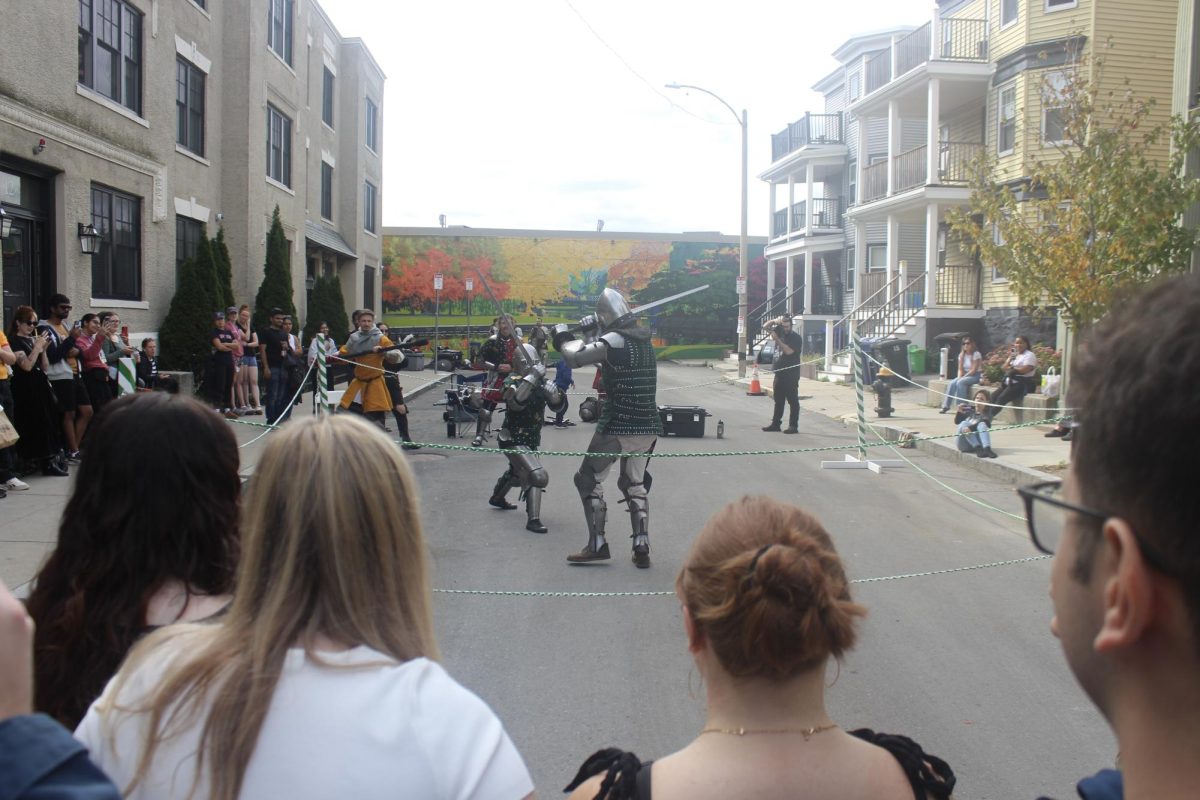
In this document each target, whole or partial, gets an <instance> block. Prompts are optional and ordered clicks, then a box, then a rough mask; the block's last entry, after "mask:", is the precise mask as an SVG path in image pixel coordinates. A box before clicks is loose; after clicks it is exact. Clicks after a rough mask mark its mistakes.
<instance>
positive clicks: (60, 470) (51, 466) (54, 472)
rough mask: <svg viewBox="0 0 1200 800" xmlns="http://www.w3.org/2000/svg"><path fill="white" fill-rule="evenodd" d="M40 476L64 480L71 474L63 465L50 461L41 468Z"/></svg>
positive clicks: (53, 460) (54, 460)
mask: <svg viewBox="0 0 1200 800" xmlns="http://www.w3.org/2000/svg"><path fill="white" fill-rule="evenodd" d="M42 474H43V475H50V476H53V477H57V478H66V477H68V476H70V474H71V473H69V472H67V467H66V465H65V464H60V463H58V462H57V460H56V459H51V460H50V461H48V462H46V466H44V467H42Z"/></svg>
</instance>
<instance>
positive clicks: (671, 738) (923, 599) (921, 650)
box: [0, 364, 1115, 798]
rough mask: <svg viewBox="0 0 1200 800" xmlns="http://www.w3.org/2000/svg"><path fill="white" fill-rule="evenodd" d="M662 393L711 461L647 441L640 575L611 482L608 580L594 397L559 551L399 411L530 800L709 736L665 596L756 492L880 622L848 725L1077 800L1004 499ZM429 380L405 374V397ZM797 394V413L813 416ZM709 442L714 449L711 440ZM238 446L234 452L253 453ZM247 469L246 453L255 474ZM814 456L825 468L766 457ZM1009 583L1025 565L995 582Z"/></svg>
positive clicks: (6, 554) (997, 492)
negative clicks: (837, 562)
mask: <svg viewBox="0 0 1200 800" xmlns="http://www.w3.org/2000/svg"><path fill="white" fill-rule="evenodd" d="M659 375H660V391H659V403H660V404H668V403H669V404H675V405H699V406H702V407H704V408H706V409H707V410H708V412H710V413H711V414H712V416H711V417H710V418H709V419H708V420H707V426H706V432H705V436H704V438H702V439H699V438H678V437H664V438H661V439H660V440H659V443H658V449H657V452H658V453H663V454H667V455H668V457H662V458H655V459H654V460H653V462H652V464H651V467H650V472H651V474H652V475H653V476H654V486H653V489H652V491H651V493H650V502H651V542H652V559H653V565H652V567H651V568H650V569H648V570H639V569H636V568H635V567H634V566H633V564H632V563H631V562H630V561H629V555H628V546H629V540H628V538H627V537H628V533H629V528H628V521H627V520H628V518H627V517H626V515H625V513H624V507H623V506H622V505H621V504H619V502H618V501H619V499H620V494H619V492H618V490H617V488H616V475H615V474H614V475H610V476H609V480H608V481H607V483H606V490H607V493H608V499H609V511H610V513H609V525H608V530H609V535H610V542H611V547H612V550H613V559H612V561H611V562H608V563H605V564H601V565H594V566H586V567H572V566H568V565H567V563H566V561H565V558H566V556H567V554H569V553H571V552H574V551H576V550H578V549H579V548H580V547H582V545H583V544H584V542H585V539H586V530H585V528H584V523H583V516H582V511H581V510H580V505H579V499H578V496H577V494H576V492H575V489H574V487H573V485H572V483H571V475H572V474H573V472H574V470H575V468H576V466H577V464H578V461H579V456H578V455H575V453H578V452H580V451H583V450H584V449H586V446H587V442H588V439H589V438H590V436H591V433H592V429H593V428H592V426H591V425H589V424H586V423H583V422H580V421H579V419H578V415H577V413H576V412H577V410H578V405H579V401H580V400H582V399H583V397H584V396H586V392H583V391H580V392H578V393H576V394H573V395H572V397H571V403H572V409H571V414H570V416H571V418H572V419H574V420H575V421H576V422H577V425H576V426H574V427H571V428H567V429H558V428H553V427H549V428H547V429H546V430H545V431H544V435H543V444H542V448H543V450H544V451H552V452H566V453H572V454H571V455H550V454H547V455H545V456H544V459H543V461H544V463H545V464H546V466H547V467H548V470H549V473H550V476H551V478H550V486H549V489H548V492H547V494H546V497H545V499H544V503H543V513H542V519H543V521H544V522H545V523H546V524H547V525H548V526H549V528H550V532H549V533H548V534H544V535H539V534H534V533H530V532H528V531H526V530H525V529H524V513H523V511H520V510H518V511H508V512H504V511H499V510H497V509H494V508H491V507H490V506H488V505H487V497H488V495H489V494H490V491H491V488H492V485H493V483H494V482H495V480H496V478H497V477H498V476H499V474H500V473H501V472H502V471H503V470H504V467H505V460H504V458H503V457H502V456H501V455H500V454H498V453H496V452H489V451H479V450H471V449H469V448H464V449H461V450H460V449H444V448H443V447H441V446H442V445H450V446H451V447H454V448H458V447H462V446H464V445H466V444H467V443H468V442H469V434H468V437H467V438H464V439H455V440H450V439H447V437H446V428H445V423H444V422H443V421H442V419H441V412H442V410H443V408H442V407H441V406H437V405H434V403H435V402H436V401H438V400H441V399H442V398H443V397H444V394H443V393H442V392H441V391H440V390H438V389H434V390H431V391H426V392H424V393H417V390H418V388H419V386H417V385H413V386H410V387H408V389H407V393H408V395H409V398H410V402H409V408H410V419H411V428H412V434H413V437H414V439H416V440H418V441H421V442H425V443H428V444H430V445H435V446H427V447H424V448H423V449H421V450H417V451H410V452H409V453H408V456H409V459H410V462H411V464H412V466H413V468H414V471H415V473H416V475H417V480H418V483H419V485H420V487H421V503H422V512H423V513H422V518H423V520H424V523H425V534H426V536H427V538H428V541H429V546H430V553H431V566H432V570H433V580H432V584H433V586H434V587H435V592H436V594H435V597H434V601H435V603H434V607H435V625H436V630H437V635H438V641H439V644H440V647H441V653H442V658H443V661H444V663H445V664H446V667H447V669H448V670H449V671H450V672H451V674H452V675H454V676H455V677H456V678H457V679H459V680H460V681H461V682H462V683H464V684H465V685H466V686H468V687H469V688H471V689H472V690H473V691H475V692H476V693H477V694H479V695H480V696H481V697H483V698H484V699H485V700H486V701H487V702H488V703H489V704H491V706H492V707H493V708H494V709H495V710H496V712H497V713H498V714H499V715H500V717H501V718H502V719H503V720H504V722H505V724H506V727H507V728H508V730H509V732H510V734H511V735H512V737H513V739H514V741H515V742H516V743H517V746H518V747H519V748H520V750H521V752H522V753H523V754H524V756H525V758H526V760H527V762H528V764H529V766H530V769H531V770H532V772H533V775H534V779H535V781H536V783H537V786H538V790H539V792H540V794H542V795H543V796H553V795H554V794H556V793H557V792H558V790H559V789H561V788H562V787H563V786H565V785H566V783H567V782H568V781H569V780H570V778H571V777H572V776H573V775H574V773H575V770H576V768H577V767H578V765H579V764H580V763H581V762H582V761H583V759H584V758H585V757H586V756H588V755H589V754H590V753H592V752H593V751H594V750H596V749H599V748H601V747H605V746H610V745H612V746H618V747H622V748H624V749H629V750H633V751H634V752H636V753H637V754H638V755H639V756H641V757H643V758H653V757H659V756H662V755H665V754H667V753H670V752H672V751H673V750H675V749H677V748H679V747H681V746H682V745H684V744H686V743H687V742H688V741H689V740H690V739H691V738H692V737H693V736H694V735H695V734H696V732H697V731H698V730H699V729H700V727H701V725H702V722H703V714H704V704H703V697H704V695H703V687H702V685H701V683H700V680H699V676H698V675H697V674H696V673H695V670H694V669H692V664H691V660H690V657H689V656H688V653H687V650H686V642H685V640H684V635H683V625H682V619H681V616H680V613H679V602H678V600H677V599H675V598H674V596H673V595H672V594H671V592H672V589H673V587H674V581H675V576H676V573H677V571H678V569H679V566H680V564H681V563H682V561H683V558H684V557H685V555H686V552H687V549H688V547H689V545H690V543H691V540H692V538H693V537H694V535H695V534H696V533H697V532H698V531H699V530H700V528H701V527H702V526H703V524H704V522H705V520H706V519H707V518H708V517H709V516H710V515H711V514H712V513H714V512H715V511H716V510H717V509H719V508H720V507H721V506H722V505H724V504H725V503H727V502H729V501H730V500H733V499H735V498H737V497H739V496H741V495H743V494H747V493H749V494H768V495H772V496H774V497H777V498H781V499H785V500H788V501H790V502H795V503H797V504H799V505H801V506H803V507H805V508H807V509H808V510H809V511H811V512H813V513H814V514H815V515H816V516H817V517H818V518H819V519H821V520H822V521H823V522H824V524H825V526H826V527H827V528H828V529H829V531H830V533H831V534H832V536H833V537H834V540H835V542H836V543H837V546H838V548H839V551H840V552H841V554H842V556H843V558H844V559H845V561H846V563H847V567H848V570H849V572H850V575H851V577H852V579H854V580H855V581H858V583H856V585H855V586H854V595H855V599H856V600H858V601H860V602H862V603H864V604H866V605H867V606H868V608H869V611H870V614H869V616H868V617H867V619H866V620H865V622H864V624H863V625H862V627H861V633H860V640H859V644H858V647H857V648H856V649H855V650H854V651H853V652H852V653H851V654H849V656H848V657H847V658H846V659H845V662H844V663H843V664H842V665H841V666H840V668H839V667H837V666H831V668H830V672H829V683H830V684H831V688H830V689H829V692H828V696H829V705H830V711H831V713H832V715H833V718H834V719H835V720H836V721H838V722H839V723H840V724H841V725H843V726H844V727H847V728H854V727H863V726H865V727H872V728H875V729H877V730H883V731H889V732H897V733H904V734H907V735H909V736H911V737H913V738H914V739H916V740H917V741H918V742H920V743H921V744H922V745H924V746H925V747H926V749H927V750H929V751H930V752H932V753H935V754H937V755H940V756H941V757H943V758H945V759H946V760H947V761H949V763H950V764H951V765H952V766H953V767H954V769H955V770H956V772H957V773H958V775H959V784H958V788H957V790H956V792H955V796H956V797H958V798H1019V797H1026V798H1033V797H1036V796H1038V795H1039V794H1047V795H1050V796H1052V797H1059V798H1067V797H1072V796H1074V790H1073V783H1074V781H1075V780H1076V779H1078V778H1079V777H1081V776H1083V775H1085V774H1089V773H1091V772H1094V771H1095V770H1097V769H1100V768H1102V767H1105V766H1110V765H1111V764H1112V763H1113V760H1114V758H1115V746H1114V743H1113V740H1112V738H1111V736H1110V734H1109V733H1108V730H1107V727H1106V726H1105V724H1104V723H1103V721H1102V720H1101V718H1100V717H1099V715H1098V714H1097V713H1096V712H1095V710H1094V709H1093V707H1092V706H1091V704H1090V703H1089V702H1088V700H1087V699H1086V698H1085V696H1084V695H1083V694H1082V692H1081V691H1080V690H1079V688H1078V687H1077V686H1076V684H1075V682H1074V680H1073V679H1072V677H1071V675H1070V673H1069V671H1068V669H1067V667H1066V665H1065V662H1064V660H1063V657H1062V654H1061V651H1060V648H1059V645H1058V643H1057V641H1056V640H1055V639H1054V638H1053V637H1052V636H1051V634H1050V632H1049V621H1050V615H1051V610H1050V601H1049V598H1048V596H1047V586H1048V576H1049V561H1047V560H1028V559H1032V558H1034V557H1035V556H1036V553H1035V552H1034V550H1033V548H1032V546H1031V545H1030V543H1029V540H1028V536H1027V534H1026V533H1025V528H1024V523H1023V522H1022V521H1021V520H1020V519H1019V518H1017V517H1019V514H1020V507H1019V506H1020V504H1019V502H1018V499H1017V497H1016V496H1015V493H1014V492H1013V490H1012V482H1011V480H1009V479H1007V478H1004V477H997V476H993V475H989V474H986V473H983V472H980V471H977V470H975V469H972V468H969V467H968V466H967V465H964V464H962V463H957V462H955V461H953V460H943V459H939V458H936V457H934V456H932V455H930V454H929V453H926V452H924V451H920V450H916V451H914V450H900V451H898V452H899V453H900V454H903V455H904V457H906V458H908V459H911V462H912V464H913V466H911V467H910V466H905V467H903V468H898V469H888V470H885V472H884V474H882V475H877V474H874V473H871V472H867V471H865V470H862V471H859V470H822V469H821V461H822V460H840V459H841V458H842V454H843V453H852V452H853V451H854V444H855V441H856V434H855V432H854V430H853V429H851V428H848V427H845V426H844V425H842V424H841V422H840V421H838V420H836V419H833V418H830V417H827V416H824V415H823V414H821V413H814V408H817V407H826V405H827V401H825V400H824V399H818V398H817V397H815V396H814V398H813V399H812V400H809V401H804V403H802V405H804V406H805V410H804V411H803V412H802V415H801V418H800V431H801V433H800V435H796V436H786V435H783V434H779V433H764V432H762V431H761V430H760V428H761V427H762V426H763V425H765V424H766V423H767V422H768V421H769V417H770V410H771V405H772V401H771V400H770V398H767V397H747V396H746V394H745V388H744V387H743V386H741V385H738V384H733V383H729V382H727V381H726V380H725V379H724V376H723V375H722V374H720V373H719V372H718V371H714V370H712V369H707V368H700V367H692V366H683V365H674V364H664V365H661V367H660V372H659ZM431 376H432V373H430V372H425V373H413V374H412V377H413V380H414V381H416V382H423V381H427V380H428V379H429V378H430V377H431ZM591 377H592V374H591V371H590V370H586V369H583V370H578V371H577V372H576V375H575V379H576V383H577V385H578V386H579V387H580V388H581V389H583V388H584V387H587V386H590V385H591ZM810 383H813V382H802V384H801V387H802V388H801V394H815V393H814V391H813V390H811V389H810V388H809V386H810ZM814 388H815V387H814ZM832 391H838V392H846V390H845V389H834V390H832ZM850 394H851V395H852V393H850ZM831 396H834V397H836V395H831ZM831 402H832V401H828V403H831ZM306 407H307V406H306ZM828 410H831V411H832V410H836V409H833V407H832V405H829V406H828ZM934 415H935V416H936V410H935V411H934ZM835 416H836V415H835ZM718 420H723V421H724V429H725V436H724V438H723V439H717V438H715V430H716V423H717V421H718ZM941 420H945V417H942V418H941ZM231 424H232V423H231ZM946 424H947V425H948V424H949V423H948V422H947V423H946ZM234 428H235V431H236V433H237V435H238V438H239V441H240V442H242V443H243V444H246V443H249V442H250V441H251V440H252V439H253V438H254V437H256V436H260V435H261V434H262V429H260V428H255V427H251V426H245V425H234ZM1039 436H1040V434H1039ZM1059 446H1060V447H1061V448H1063V450H1065V449H1066V448H1065V446H1063V445H1059ZM260 447H261V441H260V442H255V443H253V444H247V446H245V447H244V448H243V450H242V454H243V463H242V468H243V471H244V472H248V471H252V469H253V465H254V463H255V461H256V460H257V457H258V452H259V449H260ZM809 448H832V449H831V450H829V451H828V452H773V451H788V450H799V449H809ZM1002 448H1003V445H1001V446H1000V447H997V450H998V452H1001V454H1002V455H1003V454H1004V451H1003V449H1002ZM763 451H768V452H763ZM723 453H739V454H741V453H751V454H748V455H722V454H723ZM881 457H887V458H894V457H896V453H893V452H891V451H890V450H889V451H887V452H885V453H883V454H881ZM297 466H298V468H302V465H297ZM922 471H923V472H922ZM326 477H327V478H328V479H336V476H326ZM933 479H936V480H937V481H940V482H941V483H937V482H935V481H934V480H933ZM30 482H31V484H32V487H33V488H32V489H31V491H30V492H27V493H24V494H10V495H9V497H8V499H6V500H3V501H0V510H3V511H4V512H5V513H4V515H3V518H2V520H0V577H3V578H4V580H5V581H6V582H8V583H9V585H20V584H22V583H24V582H26V581H28V579H29V578H30V577H31V576H32V574H33V572H34V571H35V569H36V566H37V563H38V561H39V560H40V559H41V558H42V556H43V555H44V553H45V552H46V551H47V549H48V548H49V546H50V544H51V543H52V542H53V540H54V537H55V528H56V520H57V516H58V514H59V513H60V511H61V507H62V504H63V502H64V497H65V493H66V489H67V486H68V481H67V480H64V479H61V478H40V477H39V478H36V479H31V481H30ZM947 487H948V488H947ZM959 493H961V494H959ZM512 499H514V500H515V492H514V495H513V498H512ZM972 500H974V501H979V502H983V503H986V504H988V505H989V506H991V507H992V508H994V509H995V510H991V509H989V508H985V507H983V506H981V505H978V504H977V503H976V502H973V501H972ZM1007 561H1015V562H1017V563H1011V564H1005V565H998V566H985V565H990V564H996V563H997V562H1007ZM970 567H979V568H975V569H964V568H970ZM929 573H934V574H929ZM495 592H506V593H509V594H495ZM555 593H563V594H555ZM588 593H595V594H594V595H589V594H588ZM641 593H649V594H641Z"/></svg>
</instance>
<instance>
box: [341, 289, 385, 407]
mask: <svg viewBox="0 0 1200 800" xmlns="http://www.w3.org/2000/svg"><path fill="white" fill-rule="evenodd" d="M356 316H357V319H358V330H356V331H355V332H354V333H352V334H350V338H349V339H348V340H346V343H345V344H344V345H342V346H341V348H340V349H339V350H338V352H339V353H341V355H342V357H343V358H348V359H351V360H353V361H354V363H355V367H354V379H353V380H352V381H350V385H349V386H348V387H346V393H345V394H344V395H342V403H341V407H342V409H343V410H346V411H352V412H354V413H356V414H362V415H363V416H365V417H366V418H367V419H369V420H371V421H372V422H374V423H375V424H377V425H378V426H379V427H381V428H384V427H385V425H386V422H385V420H386V417H387V413H388V412H389V411H391V410H392V395H391V393H390V392H389V391H388V387H387V383H386V381H385V379H384V375H385V374H386V373H385V372H384V371H383V351H384V350H385V349H387V348H389V347H393V346H394V343H393V342H392V340H391V339H389V338H388V337H386V336H384V335H383V333H382V332H381V331H380V330H379V328H377V327H376V326H375V312H374V311H372V310H370V309H368V308H364V309H362V310H361V311H359V312H358V314H357V315H356Z"/></svg>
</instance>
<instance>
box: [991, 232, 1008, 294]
mask: <svg viewBox="0 0 1200 800" xmlns="http://www.w3.org/2000/svg"><path fill="white" fill-rule="evenodd" d="M992 243H993V244H995V245H996V246H997V247H1003V246H1004V234H1002V233H1001V232H1000V226H999V225H997V224H996V223H992ZM1007 282H1008V278H1006V277H1004V273H1003V272H1001V271H1000V270H999V268H997V267H994V266H993V267H992V283H1007Z"/></svg>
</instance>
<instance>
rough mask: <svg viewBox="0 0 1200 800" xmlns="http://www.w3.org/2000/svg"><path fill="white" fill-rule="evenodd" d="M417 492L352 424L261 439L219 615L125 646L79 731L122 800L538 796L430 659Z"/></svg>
mask: <svg viewBox="0 0 1200 800" xmlns="http://www.w3.org/2000/svg"><path fill="white" fill-rule="evenodd" d="M372 327H373V326H372ZM297 463H300V464H304V465H305V469H304V470H300V471H297V470H296V468H295V465H296V464H297ZM331 475H336V476H337V480H336V481H334V482H331V481H330V480H329V477H330V476H331ZM417 497H418V489H417V485H416V481H415V479H414V477H413V475H412V472H411V470H410V469H409V467H408V466H407V464H406V459H405V458H404V457H403V456H402V455H401V454H400V453H399V451H398V450H397V448H395V447H393V446H392V443H391V442H390V441H389V440H388V439H387V437H385V436H383V435H382V434H381V433H380V432H379V431H378V430H374V429H372V426H370V425H369V424H367V423H365V422H363V421H362V420H360V419H356V418H354V417H352V416H350V415H335V416H332V417H326V418H323V419H318V418H315V417H308V418H305V419H303V420H300V421H298V422H296V423H295V424H293V425H290V426H287V427H285V428H284V429H283V430H281V431H280V432H279V433H277V434H276V435H275V436H273V437H271V439H269V440H268V441H267V444H266V446H265V448H264V450H263V453H262V457H261V459H260V460H259V462H258V466H257V468H256V470H255V473H254V479H253V480H252V481H251V482H250V485H249V490H248V494H247V499H246V504H245V508H244V512H245V513H244V517H243V526H242V527H243V544H244V548H243V556H242V560H241V564H240V565H239V568H238V574H237V593H236V594H235V595H234V600H233V604H232V605H231V606H230V608H229V612H228V614H226V615H225V616H224V617H223V618H222V619H221V620H220V621H219V623H218V624H213V625H187V626H173V627H172V628H170V629H168V630H164V631H160V632H158V633H156V634H154V635H152V636H150V637H147V639H146V641H145V642H143V643H142V644H140V645H139V646H138V647H137V648H136V649H135V650H134V651H133V653H131V654H130V657H129V659H128V661H126V663H125V664H124V666H123V667H122V668H121V671H120V672H119V673H118V675H117V677H116V679H115V680H114V681H113V682H112V683H111V684H110V685H109V687H108V688H107V689H106V690H105V693H104V696H103V697H102V698H101V699H100V700H99V701H97V702H96V703H95V704H93V706H92V707H91V709H90V710H89V711H88V713H87V716H86V717H85V718H84V720H83V723H82V724H81V725H80V726H79V730H78V731H77V736H78V737H79V738H80V740H81V741H83V742H84V744H86V745H87V746H88V748H89V749H90V750H91V752H92V753H93V756H94V758H95V759H96V763H97V764H98V765H99V766H100V767H101V768H103V769H104V770H105V771H106V772H107V773H108V774H109V775H110V776H111V777H112V778H113V779H114V780H115V781H116V783H117V784H119V785H121V786H123V787H129V789H128V790H127V796H128V797H130V798H164V800H172V799H173V798H179V799H180V800H182V798H188V797H192V796H195V797H203V798H218V799H219V800H232V798H237V797H245V798H255V797H286V798H305V797H321V798H326V797H342V796H348V795H349V796H354V797H383V796H389V795H394V794H397V793H399V794H401V795H404V796H408V797H419V798H498V799H503V798H513V800H515V798H520V797H526V796H530V795H531V793H532V790H533V784H532V781H531V779H530V776H529V773H528V771H527V770H526V768H525V765H524V763H523V762H522V760H521V757H520V755H519V754H518V753H517V751H516V748H515V747H514V746H513V744H512V741H511V740H510V739H509V737H508V735H507V734H506V733H505V731H504V728H503V727H502V725H501V723H500V721H499V720H498V719H497V718H496V716H495V714H494V713H493V712H492V711H491V709H489V708H488V707H487V705H486V704H484V703H483V701H481V700H480V699H479V698H477V697H476V696H474V695H473V694H471V693H470V692H468V691H467V690H466V689H464V688H463V687H461V686H460V685H459V684H458V683H456V682H455V681H454V680H453V679H452V678H451V677H450V676H449V675H447V674H446V672H445V671H444V670H443V669H442V667H440V666H439V665H438V664H437V663H436V661H434V659H436V658H437V645H436V643H435V641H434V635H433V623H432V620H431V606H432V597H431V594H430V589H429V577H428V573H427V566H426V559H427V557H428V555H427V545H426V543H425V540H424V536H423V534H422V532H421V519H420V514H419V511H418V505H417V503H418V500H417ZM124 723H131V724H124ZM168 732H169V733H168ZM227 732H228V733H227Z"/></svg>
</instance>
